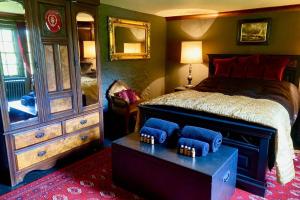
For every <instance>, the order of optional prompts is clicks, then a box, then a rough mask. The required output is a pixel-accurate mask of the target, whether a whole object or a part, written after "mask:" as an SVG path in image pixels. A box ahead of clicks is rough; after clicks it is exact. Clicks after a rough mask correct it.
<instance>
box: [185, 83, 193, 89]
mask: <svg viewBox="0 0 300 200" xmlns="http://www.w3.org/2000/svg"><path fill="white" fill-rule="evenodd" d="M184 87H186V88H192V87H194V85H192V84H187V85H185V86H184Z"/></svg>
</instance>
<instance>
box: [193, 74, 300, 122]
mask: <svg viewBox="0 0 300 200" xmlns="http://www.w3.org/2000/svg"><path fill="white" fill-rule="evenodd" d="M193 89H195V90H197V91H202V92H219V93H222V94H227V95H241V96H247V97H252V98H255V99H269V100H273V101H276V102H278V103H280V104H281V105H282V106H283V107H285V109H286V110H287V111H288V113H289V115H290V119H291V124H293V123H294V122H295V120H296V118H297V115H298V111H299V92H298V88H297V87H296V86H295V85H293V84H292V83H289V82H284V81H268V80H257V79H243V80H242V81H241V79H234V78H213V77H212V78H207V79H205V80H203V81H202V82H201V83H199V84H198V85H197V86H195V87H194V88H193Z"/></svg>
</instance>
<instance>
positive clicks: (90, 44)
mask: <svg viewBox="0 0 300 200" xmlns="http://www.w3.org/2000/svg"><path fill="white" fill-rule="evenodd" d="M83 57H84V58H95V57H96V48H95V41H83Z"/></svg>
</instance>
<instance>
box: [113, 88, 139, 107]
mask: <svg viewBox="0 0 300 200" xmlns="http://www.w3.org/2000/svg"><path fill="white" fill-rule="evenodd" d="M115 96H117V97H120V98H121V99H123V100H124V101H126V102H127V103H129V104H132V103H135V102H137V101H138V100H140V97H139V96H138V95H137V94H136V93H135V91H133V90H132V89H127V90H121V91H120V92H116V93H115Z"/></svg>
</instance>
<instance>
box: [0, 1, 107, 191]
mask: <svg viewBox="0 0 300 200" xmlns="http://www.w3.org/2000/svg"><path fill="white" fill-rule="evenodd" d="M1 3H7V2H0V7H1ZM8 3H9V2H8ZM9 6H10V7H12V8H13V9H9V10H8V11H7V12H6V11H4V12H0V60H1V62H0V73H1V76H0V77H1V78H0V100H1V107H0V109H1V119H0V120H1V123H0V130H1V140H0V142H1V144H0V146H1V158H0V162H1V163H0V164H1V169H2V170H3V171H4V172H1V174H4V173H6V174H8V173H9V176H10V180H11V185H12V186H14V185H16V184H18V183H20V182H22V180H23V178H24V176H25V175H26V174H27V173H28V172H30V171H33V170H43V169H48V168H50V167H53V166H54V165H55V163H56V161H57V160H58V159H61V158H62V157H64V156H66V155H67V154H69V153H72V152H76V151H75V150H80V149H82V148H83V147H88V146H89V145H92V144H97V145H101V144H102V143H103V138H104V136H103V117H102V105H101V79H100V77H101V76H100V74H101V71H100V50H99V47H100V45H99V42H100V39H99V38H100V37H99V33H98V30H99V23H98V19H99V17H98V6H99V1H94V0H77V1H76V0H75V1H74V0H15V2H10V5H8V7H9ZM22 8H23V11H22ZM1 45H2V46H1Z"/></svg>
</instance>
